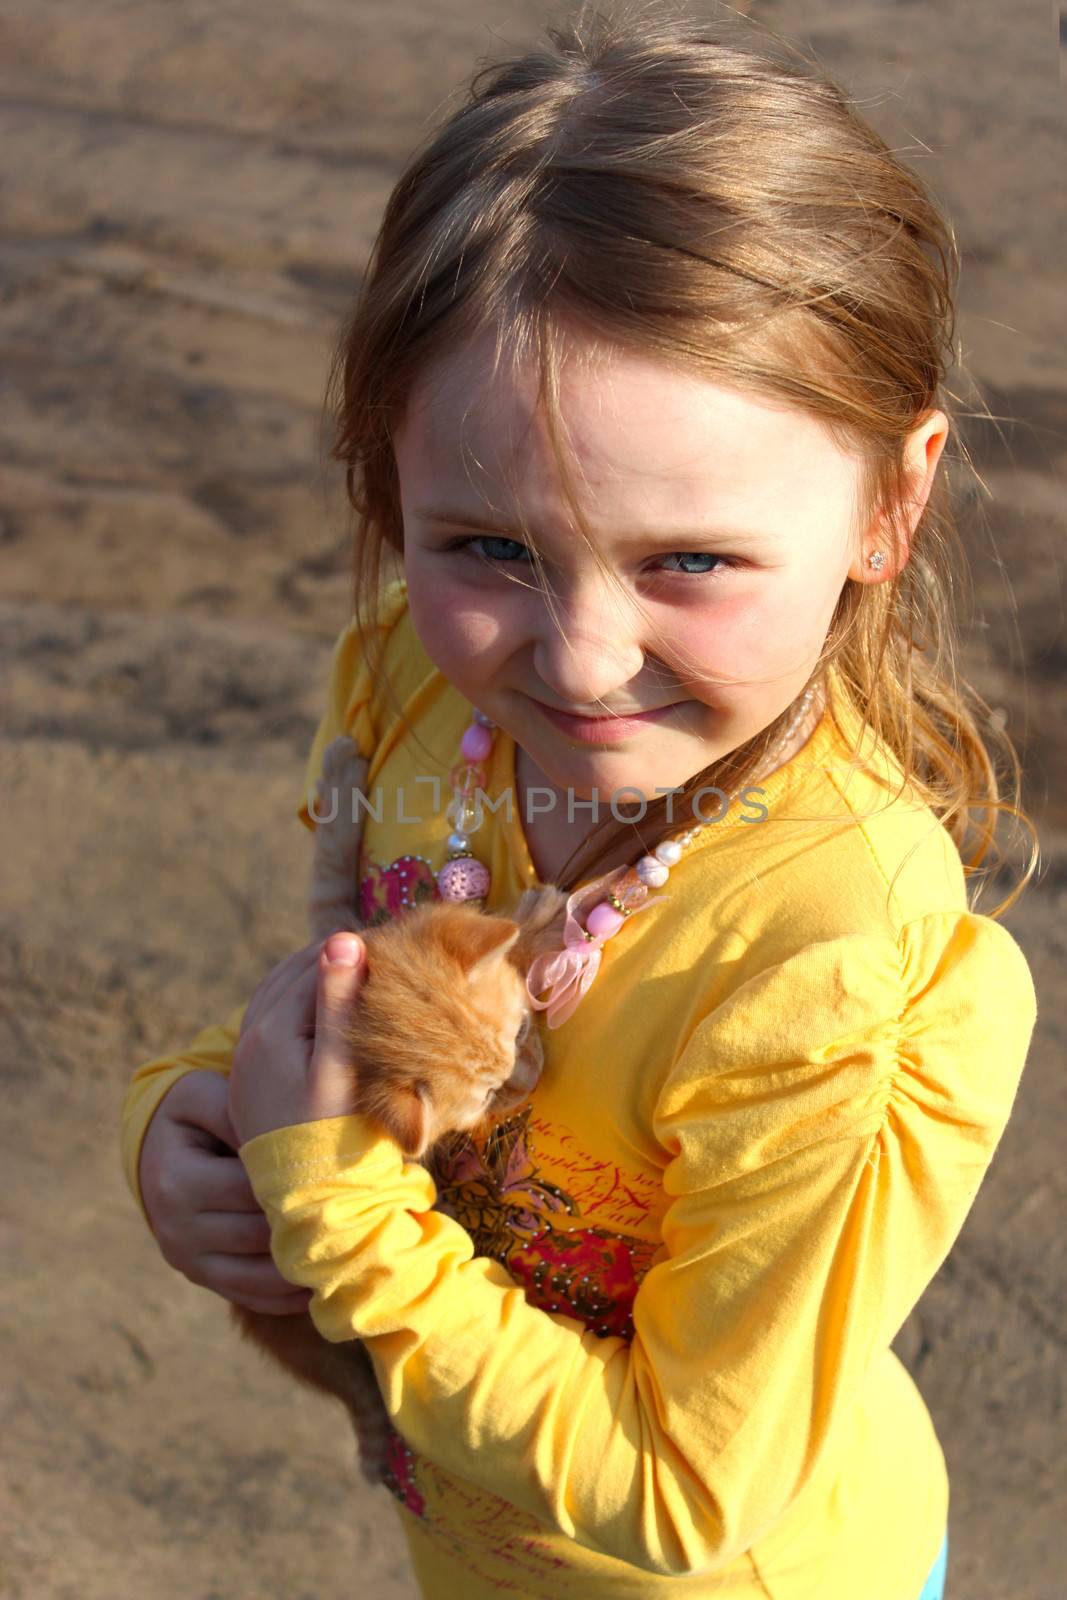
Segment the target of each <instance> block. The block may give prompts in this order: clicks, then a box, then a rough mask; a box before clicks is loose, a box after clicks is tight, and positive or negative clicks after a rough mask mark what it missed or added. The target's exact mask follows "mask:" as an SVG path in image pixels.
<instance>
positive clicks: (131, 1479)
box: [0, 0, 1067, 1600]
mask: <svg viewBox="0 0 1067 1600" xmlns="http://www.w3.org/2000/svg"><path fill="white" fill-rule="evenodd" d="M753 9H754V11H755V14H756V15H757V16H762V17H765V18H766V19H767V20H768V21H770V22H771V23H772V24H774V25H776V26H778V27H780V28H782V29H783V30H784V31H785V32H787V33H790V34H792V35H793V36H794V37H797V38H801V39H803V38H806V39H807V40H808V41H809V42H810V43H811V44H812V45H813V46H814V47H815V48H816V50H817V51H818V52H819V53H820V54H821V55H822V57H823V59H824V60H825V61H826V62H827V64H828V65H829V66H830V67H831V69H832V70H834V71H835V72H837V73H839V74H840V75H841V76H842V77H843V78H844V79H845V81H846V82H847V83H848V84H849V85H850V87H851V88H852V89H853V91H854V92H855V93H856V94H857V95H858V96H859V97H860V98H861V99H862V100H863V101H864V103H865V105H866V107H867V111H868V115H869V116H870V117H871V119H872V120H873V121H874V123H875V124H876V126H878V127H879V129H880V130H881V131H882V132H883V134H884V135H885V136H886V137H887V138H889V140H890V143H892V144H894V145H896V146H898V147H901V148H904V149H906V150H907V152H908V154H909V155H910V157H911V158H912V159H913V160H914V161H915V163H916V165H917V166H918V167H919V169H920V170H921V171H922V172H923V174H924V175H925V176H926V177H927V178H928V179H929V180H930V181H931V182H932V184H933V185H934V187H935V189H936V190H937V191H938V192H939V193H940V194H941V195H942V197H943V198H944V199H945V201H946V202H947V203H948V205H949V208H950V211H951V214H952V216H953V219H954V222H955V225H956V228H957V233H958V236H959V239H960V243H961V246H962V249H963V254H964V263H965V264H964V272H963V283H962V308H963V317H962V323H961V332H962V338H963V347H964V354H965V358H966V361H967V363H968V365H969V367H970V370H971V373H972V374H973V376H974V378H975V379H976V380H977V381H978V383H979V384H980V392H981V395H982V396H983V397H984V400H985V403H986V405H987V406H988V408H989V410H991V411H992V412H993V413H995V414H997V415H998V416H1000V417H1006V418H1014V419H1016V420H1015V421H1014V423H1007V422H1004V423H1001V424H999V425H997V426H993V425H991V424H989V423H988V422H986V423H979V422H975V423H974V424H973V425H972V428H971V432H970V443H971V446H972V448H973V450H974V454H975V459H976V462H977V464H978V466H979V469H980V471H981V475H982V479H983V482H984V484H985V486H986V488H987V490H988V494H985V493H981V492H979V493H974V492H973V491H972V493H971V498H972V499H973V500H974V502H975V503H974V506H973V508H972V510H973V514H972V517H971V533H970V536H969V537H970V541H971V546H972V551H973V560H974V572H975V581H976V596H975V606H976V609H975V620H974V623H973V626H972V627H971V630H970V632H969V646H968V648H969V661H968V665H969V668H970V670H971V672H972V673H973V675H974V676H975V678H976V679H977V681H978V683H979V685H980V687H981V688H982V690H983V692H984V693H985V695H986V697H987V698H988V699H989V700H990V702H991V703H992V704H995V705H1000V706H1003V708H1004V710H1005V713H1006V714H1007V716H1008V718H1009V726H1010V728H1011V730H1012V732H1013V734H1014V735H1015V736H1016V738H1017V741H1018V743H1019V745H1020V747H1021V749H1022V751H1023V753H1024V756H1025V760H1026V764H1027V770H1028V774H1029V799H1030V803H1031V805H1032V807H1033V808H1034V810H1035V811H1036V813H1037V815H1038V818H1039V821H1040V822H1041V825H1042V828H1043V835H1044V844H1045V849H1046V853H1047V860H1048V869H1047V873H1046V876H1045V878H1044V880H1043V882H1042V883H1041V885H1040V886H1039V887H1038V888H1037V889H1035V890H1033V891H1032V892H1031V893H1030V894H1029V895H1028V896H1027V897H1026V898H1025V900H1024V903H1023V905H1022V907H1021V908H1020V910H1019V911H1018V913H1017V914H1013V915H1011V916H1010V917H1009V919H1008V925H1009V926H1010V927H1011V928H1012V931H1013V932H1014V933H1015V934H1016V936H1017V937H1018V938H1019V939H1020V941H1021V943H1022V944H1023V946H1024V948H1025V949H1026V951H1027V954H1028V955H1029V957H1030V959H1031V961H1032V964H1033V970H1034V973H1035V977H1036V980H1037V983H1038V988H1039V991H1040V994H1041V1003H1042V1012H1041V1019H1040V1023H1039V1028H1038V1034H1037V1038H1036V1041H1035V1044H1034V1048H1033V1052H1032V1056H1031V1060H1030V1064H1029V1067H1028V1070H1027V1073H1026V1076H1025V1081H1024V1084H1023V1088H1022V1091H1021V1096H1020V1099H1019V1102H1018V1108H1017V1111H1016V1113H1015V1116H1014V1118H1013V1121H1012V1124H1011V1126H1010V1129H1009V1131H1008V1133H1007V1134H1006V1136H1005V1139H1004V1141H1003V1144H1002V1146H1001V1148H1000V1150H999V1152H998V1155H997V1158H996V1161H995V1163H994V1167H993V1170H992V1172H991V1174H990V1176H989V1179H988V1181H987V1183H986V1185H985V1187H984V1189H983V1191H982V1194H981V1196H980V1198H979V1202H978V1204H977V1206H976V1207H975V1210H974V1212H973V1214H972V1216H971V1217H970V1219H969V1220H968V1223H967V1226H966V1228H965V1230H964V1233H963V1235H962V1237H961V1239H960V1241H959V1243H958V1245H957V1247H956V1249H955V1250H954V1252H953V1254H952V1256H951V1258H950V1260H949V1261H948V1262H947V1264H946V1265H945V1267H944V1269H943V1271H942V1272H941V1273H940V1274H939V1275H938V1277H937V1279H936V1281H935V1282H934V1283H933V1284H932V1285H931V1287H930V1290H929V1292H928V1293H927V1295H926V1296H925V1297H924V1299H923V1302H922V1304H921V1306H920V1307H919V1309H918V1311H917V1313H916V1315H915V1316H914V1317H913V1318H912V1319H911V1320H910V1321H909V1323H908V1324H907V1326H906V1328H905V1330H904V1332H903V1333H902V1335H901V1339H900V1342H899V1347H900V1348H901V1350H902V1352H903V1353H904V1354H905V1356H906V1358H907V1359H908V1360H909V1362H910V1363H911V1365H912V1366H913V1368H914V1370H915V1371H916V1372H917V1374H918V1378H919V1381H920V1383H921V1386H922V1390H923V1393H924V1394H925V1396H926V1398H927V1401H928V1403H929V1405H930V1407H931V1410H932V1412H933V1415H934V1417H935V1420H936V1423H937V1427H938V1429H939V1432H940V1435H941V1438H942V1440H943V1441H944V1446H945V1450H946V1453H947V1456H948V1459H949V1465H950V1470H951V1474H952V1484H953V1501H952V1521H951V1541H952V1562H951V1571H950V1581H949V1589H948V1592H949V1596H950V1600H1057V1597H1059V1596H1061V1595H1062V1594H1063V1593H1064V1591H1065V1585H1067V1580H1065V1578H1064V1551H1063V1536H1062V1526H1063V1514H1062V1513H1063V1506H1064V1503H1065V1500H1064V1493H1065V1485H1064V1476H1063V1458H1064V1451H1063V1439H1064V1426H1063V1375H1064V1363H1063V1356H1064V1343H1065V1340H1064V1328H1065V1327H1067V1304H1065V1294H1064V1270H1063V1267H1064V1245H1063V1228H1062V1222H1063V1197H1064V1180H1063V1175H1062V1174H1063V1164H1062V1156H1061V1148H1062V1128H1063V1122H1062V1112H1063V1100H1064V1095H1063V1087H1062V1086H1063V1082H1064V1075H1063V1056H1064V1044H1065V1042H1067V1039H1065V1035H1067V999H1065V990H1064V986H1063V983H1062V978H1061V973H1062V964H1063V957H1064V953H1065V936H1064V932H1063V927H1064V911H1065V909H1067V834H1065V825H1067V813H1065V803H1064V799H1063V794H1064V786H1065V781H1067V758H1065V748H1067V747H1065V743H1064V739H1063V731H1064V721H1065V712H1067V685H1065V681H1064V664H1065V659H1067V658H1065V653H1064V644H1063V596H1062V589H1061V579H1060V572H1061V566H1060V552H1061V550H1062V549H1063V543H1064V535H1065V532H1067V518H1065V511H1064V501H1063V466H1064V452H1065V448H1067V348H1065V341H1064V304H1063V276H1062V263H1063V259H1064V246H1065V239H1064V215H1063V187H1062V173H1063V170H1064V137H1063V135H1064V88H1063V84H1062V81H1061V77H1060V71H1059V66H1058V62H1057V56H1056V49H1055V44H1054V40H1053V35H1052V24H1051V21H1050V15H1049V8H1048V6H1047V5H1046V6H1031V5H1018V6H1014V7H1013V6H1004V5H995V4H993V3H992V0H940V3H939V4H937V5H931V4H922V3H907V0H903V3H891V0H881V3H877V4H871V3H855V0H848V3H846V0H807V3H806V4H800V3H799V0H782V3H779V4H772V3H763V0H754V3H753ZM541 17H542V12H541V9H540V8H539V7H537V6H535V5H533V4H529V3H524V4H522V5H512V6H505V5H493V4H490V3H487V0H467V3H465V4H460V3H459V0H434V3H426V0H422V3H413V0H394V3H392V4H389V5H384V4H377V3H373V0H349V3H342V0H299V3H297V0H293V3H291V4H283V3H280V0H269V3H267V0H260V3H258V4H254V3H253V0H236V3H233V4H229V5H226V6H218V5H208V4H205V3H203V0H186V3H184V4H182V5H166V4H163V3H161V0H156V3H151V0H148V3H141V4H122V3H119V0H96V3H95V4H93V5H91V6H86V5H84V4H76V3H74V0H50V3H49V4H48V5H41V4H39V3H37V0H3V3H2V4H0V115H2V123H3V142H2V145H0V174H2V178H3V208H2V214H0V279H2V294H0V319H2V335H0V337H2V342H3V379H2V381H3V470H2V478H0V558H2V571H3V621H4V636H5V652H4V654H5V660H6V673H5V686H4V700H5V714H4V730H5V731H4V733H3V737H2V742H0V751H2V760H3V784H4V806H3V822H4V828H5V839H4V844H3V861H4V880H5V894H4V899H3V912H2V916H3V928H2V940H0V951H2V961H3V978H4V980H5V981H4V994H5V1001H4V1007H3V1029H4V1050H3V1072H4V1101H5V1111H6V1114H7V1127H8V1140H7V1149H6V1152H5V1170H6V1172H7V1180H6V1182H5V1185H4V1199H3V1221H4V1242H5V1257H4V1273H3V1280H4V1289H3V1299H4V1305H5V1316H4V1319H3V1324H2V1334H0V1337H2V1341H3V1358H4V1360H3V1365H4V1370H5V1372H6V1373H7V1374H8V1375H9V1379H10V1383H9V1387H8V1390H7V1403H6V1407H5V1414H4V1451H3V1455H4V1479H3V1482H4V1488H3V1506H2V1509H0V1516H2V1518H3V1522H4V1524H5V1527H6V1534H5V1538H4V1549H3V1553H2V1555H0V1563H2V1568H0V1590H2V1592H3V1593H4V1594H5V1595H7V1596H11V1597H16V1596H17V1597H24V1600H60V1597H67V1596H75V1595H76V1596H78V1600H104V1597H107V1600H114V1597H115V1596H125V1595H134V1594H139V1595H140V1594H145V1595H149V1596H153V1597H158V1600H169V1597H174V1600H177V1597H178V1596H181V1597H182V1600H191V1597H195V1600H212V1597H218V1600H223V1597H225V1600H253V1597H254V1600H265V1597H275V1596H277V1597H279V1600H281V1597H285V1600H312V1597H318V1596H321V1595H325V1594H329V1593H345V1592H350V1587H351V1581H352V1575H353V1573H356V1574H358V1575H359V1578H360V1579H361V1583H360V1593H362V1594H365V1595H373V1596H374V1597H376V1600H399V1597H400V1596H409V1595H411V1594H412V1586H411V1583H410V1580H409V1579H408V1577H407V1575H406V1571H405V1559H404V1556H403V1553H402V1550H401V1545H400V1540H399V1536H398V1535H397V1534H396V1533H395V1531H394V1529H393V1525H392V1521H391V1513H390V1512H389V1511H388V1510H387V1508H386V1505H385V1503H384V1502H383V1501H381V1500H378V1499H375V1498H374V1497H373V1496H372V1495H370V1494H369V1493H368V1492H366V1491H365V1490H363V1489H362V1488H361V1487H360V1486H359V1484H358V1482H357V1480H356V1479H355V1478H354V1476H353V1474H352V1471H351V1452H350V1444H349V1438H348V1434H347V1430H346V1426H345V1424H344V1421H343V1419H342V1418H341V1417H340V1415H339V1414H338V1415H336V1416H335V1415H334V1412H333V1410H332V1409H331V1408H330V1407H329V1406H328V1405H327V1404H326V1403H325V1402H321V1403H320V1402H318V1401H317V1400H315V1399H313V1398H301V1399H299V1400H297V1399H296V1398H294V1394H293V1392H292V1391H291V1389H290V1387H289V1385H288V1384H287V1383H286V1382H285V1381H284V1380H283V1379H282V1378H281V1377H275V1375H274V1373H273V1372H272V1371H269V1370H267V1369H266V1368H265V1367H260V1366H259V1365H258V1364H257V1363H256V1361H255V1359H254V1357H253V1356H252V1354H251V1353H250V1352H248V1351H246V1350H245V1349H243V1348H241V1347H239V1346H238V1344H237V1342H236V1340H235V1339H234V1337H233V1336H232V1334H231V1331H230V1328H229V1325H228V1321H227V1319H226V1317H225V1315H224V1313H223V1309H222V1306H221V1305H220V1304H219V1303H218V1302H216V1301H215V1300H214V1299H213V1298H212V1297H210V1296H208V1295H206V1294H205V1293H203V1292H202V1291H199V1290H196V1289H194V1288H193V1287H192V1286H191V1285H189V1284H188V1283H186V1281H185V1280H184V1279H182V1278H179V1277H178V1276H177V1275H176V1274H174V1273H172V1272H170V1271H169V1270H168V1269H167V1268H166V1267H165V1265H164V1264H163V1262H162V1261H161V1259H160V1257H159V1256H158V1254H157V1252H156V1250H155V1248H154V1246H153V1244H152V1241H151V1240H150V1238H149V1237H148V1235H147V1232H146V1230H145V1229H144V1228H143V1226H142V1225H141V1223H140V1221H139V1219H138V1217H137V1216H136V1214H135V1212H134V1210H133V1207H132V1204H131V1202H130V1199H129V1197H128V1195H127V1193H126V1190H125V1188H124V1186H123V1183H122V1180H121V1177H120V1174H119V1170H118V1157H117V1150H116V1126H115V1124H116V1110H117V1105H118V1101H119V1098H120V1095H121V1093H122V1089H123V1085H124V1083H125V1081H126V1079H127V1077H128V1074H129V1073H130V1071H131V1070H132V1068H133V1066H134V1065H135V1063H136V1062H137V1061H139V1060H143V1059H145V1058H147V1057H148V1056H149V1055H152V1054H154V1053H156V1052H157V1051H160V1050H163V1049H166V1048H169V1047H176V1046H178V1045H180V1044H181V1043H182V1042H183V1041H186V1040H188V1039H189V1038H191V1036H192V1035H193V1033H194V1032H195V1031H196V1030H197V1029H198V1028H199V1027H200V1026H201V1025H202V1023H203V1022H205V1021H207V1020H209V1019H211V1018H218V1017H221V1016H223V1015H225V1013H226V1012H227V1011H228V1010H229V1009H230V1007H231V1006H232V1005H233V1004H235V1003H237V1002H238V1001H239V1000H240V999H242V998H244V997H246V996H247V995H248V994H249V993H250V992H251V990H252V988H253V987H254V986H255V984H256V983H257V982H258V981H259V979H260V978H261V977H262V976H263V975H264V973H265V972H266V971H267V970H268V969H269V968H270V966H271V965H273V963H274V962H275V961H277V960H278V959H280V958H281V956H282V955H284V954H285V953H287V952H288V951H289V950H291V949H293V948H295V947H296V946H297V945H299V944H302V943H303V941H304V935H303V924H302V919H301V906H300V892H301V887H302V883H303V877H304V871H305V865H306V852H307V848H308V840H307V837H306V835H305V834H304V832H303V830H302V829H300V827H299V825H298V824H297V823H296V822H295V820H294V818H293V807H294V804H295V802H296V798H297V790H298V787H299V785H300V781H301V776H302V766H303V761H304V756H305V752H306V750H307V746H308V743H309V740H310V737H311V733H312V730H313V727H314V722H315V719H316V716H317V714H318V708H319V701H320V696H321V694H322V689H323V685H324V681H325V670H326V663H327V656H328V651H329V646H330V642H331V641H332V639H333V638H334V636H335V634H336V632H337V630H338V628H339V627H340V626H341V625H342V623H343V621H344V620H345V617H346V603H347V581H346V553H345V521H344V514H343V512H344V507H343V504H342V498H341V494H340V492H339V484H338V481H337V479H336V478H335V477H332V476H330V477H327V476H326V475H324V474H323V473H321V472H320V469H319V459H320V457H319V446H320V434H319V422H320V406H321V398H322V390H323V382H324V378H325V373H326V364H327V358H328V354H329V350H330V346H331V341H332V338H333V335H334V332H335V328H336V326H337V321H338V318H339V316H340V314H341V312H342V310H343V308H344V305H345V302H346V298H347V297H348V295H349V294H350V293H351V291H352V289H353V287H354V285H355V283H356V281H357V275H358V273H359V271H360V268H361V264H362V262H363V261H364V259H365V256H366V251H367V248H368V246H369V243H370V240H371V238H372V234H373V230H374V227H375V225H376V221H377V218H378V215H379V211H380V208H381V206H382V203H383V201H384V199H385V197H386V194H387V192H388V189H389V186H390V184H391V182H392V181H393V179H394V178H395V176H396V175H397V173H398V171H399V170H400V166H401V163H402V162H403V160H404V159H405V157H406V155H407V153H408V152H409V151H410V150H411V149H412V148H413V146H414V145H415V143H416V142H417V141H418V140H419V139H420V138H421V137H422V136H423V134H424V133H425V132H426V131H427V129H428V128H429V127H430V126H431V124H432V123H433V121H434V120H435V118H436V117H437V115H438V113H439V111H440V110H442V109H443V107H444V104H445V98H446V96H447V94H448V93H449V91H450V89H451V88H452V86H453V85H455V84H456V83H458V82H459V81H460V80H461V79H463V78H464V76H465V75H466V73H467V72H468V70H469V69H470V67H471V66H472V65H473V63H474V59H475V57H476V56H478V55H487V54H495V53H497V52H498V51H500V50H503V49H505V48H507V47H508V46H509V45H510V44H516V43H523V42H525V41H527V40H528V39H529V38H530V37H531V36H532V34H533V32H534V31H535V30H536V28H537V27H538V25H539V23H540V20H541ZM975 409H977V408H975ZM998 556H999V559H998ZM1013 599H1014V602H1015V604H1016V605H1017V607H1018V620H1017V624H1016V622H1015V621H1014V620H1013V617H1012V610H1011V605H1012V600H1013ZM1057 1506H1058V1507H1059V1510H1058V1511H1057V1509H1056V1508H1057ZM857 1600H861V1597H857ZM902 1600H906V1597H902Z"/></svg>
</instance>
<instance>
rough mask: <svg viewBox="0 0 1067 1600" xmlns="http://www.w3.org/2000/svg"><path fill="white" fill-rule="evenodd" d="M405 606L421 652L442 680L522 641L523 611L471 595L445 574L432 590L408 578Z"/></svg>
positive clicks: (460, 584) (491, 657)
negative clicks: (510, 644)
mask: <svg viewBox="0 0 1067 1600" xmlns="http://www.w3.org/2000/svg"><path fill="white" fill-rule="evenodd" d="M408 602H409V605H410V608H411V617H412V621H413V622H414V624H415V631H416V633H417V634H418V635H419V638H420V640H421V641H422V644H423V647H424V648H425V650H426V652H427V654H428V655H429V656H430V657H431V659H432V660H433V661H434V663H435V665H436V666H438V667H439V668H440V670H441V671H443V672H444V673H445V674H446V676H453V675H454V672H453V671H450V669H454V668H455V666H456V665H457V664H463V663H465V664H466V665H467V668H468V670H469V668H470V665H471V663H472V662H475V661H480V660H483V659H486V658H490V659H494V658H495V657H496V656H498V655H500V654H502V653H503V652H504V651H505V649H506V648H507V646H508V641H511V643H512V644H517V643H519V642H520V641H521V637H522V633H521V628H522V623H521V620H520V617H521V611H522V607H521V605H518V604H516V603H514V602H507V601H503V600H501V599H500V598H499V597H496V596H494V597H493V598H492V599H490V598H489V596H488V595H478V594H477V593H473V594H472V592H471V586H470V585H469V584H467V583H463V582H460V581H457V580H456V579H454V578H451V577H449V576H448V575H447V574H445V575H442V576H439V577H437V578H435V581H434V582H433V583H432V584H430V583H423V582H421V581H417V582H415V583H413V582H412V580H411V578H410V577H409V580H408Z"/></svg>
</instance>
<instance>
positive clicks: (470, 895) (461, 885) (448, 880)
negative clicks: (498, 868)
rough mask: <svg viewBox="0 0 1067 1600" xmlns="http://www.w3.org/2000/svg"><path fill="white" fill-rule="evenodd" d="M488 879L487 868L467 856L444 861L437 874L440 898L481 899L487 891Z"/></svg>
mask: <svg viewBox="0 0 1067 1600" xmlns="http://www.w3.org/2000/svg"><path fill="white" fill-rule="evenodd" d="M490 881H491V880H490V876H489V868H488V867H486V866H485V865H484V864H483V863H482V862H481V861H475V860H474V859H473V857H468V856H461V857H460V858H459V859H458V860H456V861H446V862H445V864H444V866H443V867H442V868H441V870H440V872H439V873H438V874H437V888H438V890H439V892H440V895H441V899H442V900H453V901H461V900H482V899H484V898H485V896H486V895H487V894H488V893H489V884H490Z"/></svg>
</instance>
